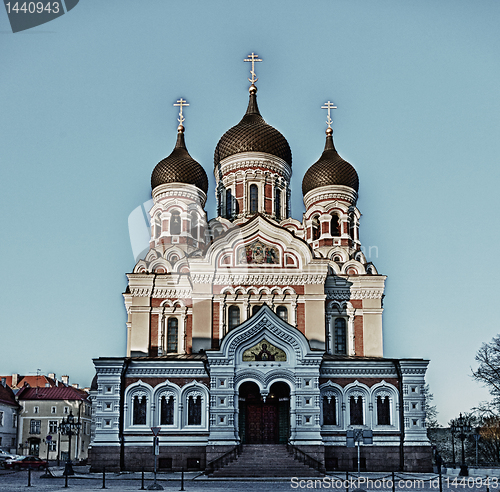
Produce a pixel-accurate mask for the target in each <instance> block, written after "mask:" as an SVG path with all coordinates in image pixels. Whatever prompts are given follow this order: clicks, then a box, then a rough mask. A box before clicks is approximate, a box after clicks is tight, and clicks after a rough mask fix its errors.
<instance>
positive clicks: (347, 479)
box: [345, 471, 349, 492]
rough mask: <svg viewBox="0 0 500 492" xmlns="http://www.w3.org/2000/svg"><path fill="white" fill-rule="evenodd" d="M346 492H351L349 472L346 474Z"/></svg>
mask: <svg viewBox="0 0 500 492" xmlns="http://www.w3.org/2000/svg"><path fill="white" fill-rule="evenodd" d="M345 492H349V472H348V471H346V472H345Z"/></svg>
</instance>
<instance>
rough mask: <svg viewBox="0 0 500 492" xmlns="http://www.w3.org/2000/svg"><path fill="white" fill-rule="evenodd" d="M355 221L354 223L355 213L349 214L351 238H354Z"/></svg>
mask: <svg viewBox="0 0 500 492" xmlns="http://www.w3.org/2000/svg"><path fill="white" fill-rule="evenodd" d="M354 229H355V223H354V215H353V214H350V215H349V235H350V236H351V239H353V240H354V234H355V230H354Z"/></svg>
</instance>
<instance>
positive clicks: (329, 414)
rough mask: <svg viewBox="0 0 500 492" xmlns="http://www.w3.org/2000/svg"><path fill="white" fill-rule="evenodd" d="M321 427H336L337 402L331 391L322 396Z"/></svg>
mask: <svg viewBox="0 0 500 492" xmlns="http://www.w3.org/2000/svg"><path fill="white" fill-rule="evenodd" d="M323 425H337V400H336V398H335V396H334V395H333V393H332V392H331V391H329V392H328V393H327V394H325V395H324V396H323Z"/></svg>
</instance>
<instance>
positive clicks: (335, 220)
mask: <svg viewBox="0 0 500 492" xmlns="http://www.w3.org/2000/svg"><path fill="white" fill-rule="evenodd" d="M330 234H331V235H332V236H340V223H339V216H338V215H336V214H333V215H332V220H331V221H330Z"/></svg>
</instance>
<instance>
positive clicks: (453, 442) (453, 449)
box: [451, 423, 457, 468]
mask: <svg viewBox="0 0 500 492" xmlns="http://www.w3.org/2000/svg"><path fill="white" fill-rule="evenodd" d="M454 428H455V427H454V423H453V424H452V425H451V452H452V453H453V468H455V467H456V465H457V463H456V460H455V431H454Z"/></svg>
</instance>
